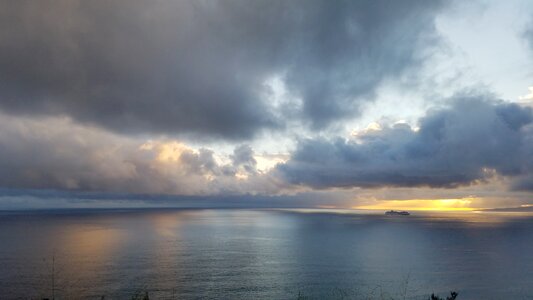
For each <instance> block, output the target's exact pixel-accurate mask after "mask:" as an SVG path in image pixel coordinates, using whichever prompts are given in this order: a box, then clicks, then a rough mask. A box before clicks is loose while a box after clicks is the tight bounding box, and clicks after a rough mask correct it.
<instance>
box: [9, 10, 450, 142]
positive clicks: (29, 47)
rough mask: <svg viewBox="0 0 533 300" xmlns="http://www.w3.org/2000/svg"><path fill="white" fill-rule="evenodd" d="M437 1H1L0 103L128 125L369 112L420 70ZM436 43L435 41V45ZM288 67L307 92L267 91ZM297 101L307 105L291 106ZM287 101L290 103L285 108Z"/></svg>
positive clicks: (134, 129) (290, 80)
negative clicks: (279, 99) (394, 82)
mask: <svg viewBox="0 0 533 300" xmlns="http://www.w3.org/2000/svg"><path fill="white" fill-rule="evenodd" d="M442 7H443V5H442V3H441V2H440V1H415V0H413V1H411V0H410V1H401V2H400V1H381V0H380V1H337V2H331V1H319V0H313V1H252V2H250V1H240V0H228V1H155V2H154V1H38V2H35V1H4V2H2V4H1V8H0V70H1V71H0V82H2V88H1V89H0V109H2V110H4V111H6V112H9V113H14V114H20V115H68V116H70V117H72V118H73V119H74V120H76V121H78V122H82V123H90V124H93V125H97V126H101V127H105V128H107V129H111V130H114V131H118V132H122V133H165V134H181V135H193V136H196V137H199V138H223V139H231V140H239V139H247V138H251V137H253V136H254V135H256V134H257V133H258V132H260V131H262V130H264V129H280V128H281V129H282V128H283V127H284V126H285V119H286V118H292V119H297V120H299V121H300V122H302V123H304V124H308V125H310V126H311V127H312V128H314V129H321V128H324V127H327V126H328V125H329V124H331V123H335V122H338V121H340V120H342V119H345V118H353V117H354V116H355V115H357V114H358V113H359V104H360V102H361V101H369V100H371V99H372V98H373V96H372V95H373V93H374V91H375V89H376V88H377V87H378V86H379V84H380V83H381V82H382V81H383V80H386V79H390V78H398V77H399V76H401V75H402V74H404V73H405V72H407V71H409V70H416V68H417V66H418V65H420V63H422V62H423V59H424V56H425V55H427V54H428V53H429V51H426V50H427V49H428V47H429V48H431V47H432V46H431V45H432V44H433V43H434V42H436V41H437V39H438V37H437V33H436V32H435V26H434V18H435V15H436V14H437V13H439V11H441V10H442ZM432 49H433V50H434V48H432ZM273 76H282V77H283V80H284V82H285V84H286V85H287V88H288V89H289V90H290V92H291V94H292V95H293V96H294V98H298V99H301V101H302V102H301V105H300V104H298V105H296V104H291V105H289V106H291V107H292V108H291V109H289V107H286V106H281V107H277V106H275V105H273V104H272V103H269V101H268V100H267V97H266V96H265V94H268V89H266V88H265V86H264V82H265V81H266V80H268V79H269V78H271V77H273ZM294 106H296V107H294ZM288 114H289V115H288Z"/></svg>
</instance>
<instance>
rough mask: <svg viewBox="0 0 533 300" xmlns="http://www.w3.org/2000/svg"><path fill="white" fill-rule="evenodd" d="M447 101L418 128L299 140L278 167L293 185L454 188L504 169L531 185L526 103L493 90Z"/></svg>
mask: <svg viewBox="0 0 533 300" xmlns="http://www.w3.org/2000/svg"><path fill="white" fill-rule="evenodd" d="M452 102H453V105H452V106H451V107H449V108H446V109H441V110H435V111H432V112H429V113H428V114H427V116H425V117H424V118H423V119H421V121H420V124H419V129H418V130H414V129H413V128H411V127H410V126H409V125H406V124H396V125H394V126H387V127H384V128H381V130H369V131H366V132H364V133H363V134H360V135H356V136H355V137H354V138H352V139H348V140H347V139H342V138H336V139H325V138H318V139H307V140H303V141H301V142H300V143H299V145H298V148H297V149H296V151H295V152H294V153H293V154H292V157H291V159H290V160H289V161H288V162H286V163H285V164H280V165H278V167H277V168H278V171H280V172H281V173H282V174H283V176H284V178H285V179H286V180H287V181H289V182H290V183H292V184H297V185H305V186H311V187H314V188H330V187H346V188H348V187H363V188H376V187H424V186H425V187H441V188H454V187H458V186H463V185H470V184H475V183H480V182H483V181H486V180H488V179H490V178H492V177H494V176H496V175H502V176H509V177H512V178H513V182H512V183H511V187H512V188H514V189H529V190H531V189H532V187H531V185H528V184H527V183H529V182H531V181H530V179H531V176H532V174H533V159H532V157H533V124H532V122H533V113H532V110H531V108H528V107H522V106H519V105H517V104H511V103H504V102H500V101H497V100H495V99H493V98H492V97H491V96H490V95H468V94H465V95H462V96H457V97H456V99H454V100H453V101H452Z"/></svg>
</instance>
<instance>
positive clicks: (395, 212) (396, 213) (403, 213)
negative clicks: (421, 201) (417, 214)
mask: <svg viewBox="0 0 533 300" xmlns="http://www.w3.org/2000/svg"><path fill="white" fill-rule="evenodd" d="M385 214H386V215H387V216H408V215H410V213H409V212H407V211H403V210H402V211H398V210H389V211H387V212H385Z"/></svg>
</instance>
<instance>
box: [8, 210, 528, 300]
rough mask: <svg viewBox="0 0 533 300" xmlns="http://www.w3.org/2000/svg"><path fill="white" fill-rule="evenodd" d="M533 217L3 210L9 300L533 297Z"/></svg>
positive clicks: (371, 213)
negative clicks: (434, 295)
mask: <svg viewBox="0 0 533 300" xmlns="http://www.w3.org/2000/svg"><path fill="white" fill-rule="evenodd" d="M532 256H533V215H531V214H529V215H528V214H519V213H503V212H481V213H474V212H461V213H429V212H420V213H418V212H415V213H412V215H410V216H385V215H384V214H383V213H382V212H364V211H351V210H319V209H310V210H296V209H295V210H274V209H272V210H267V209H262V210H250V209H246V210H245V209H198V210H196V209H135V210H119V209H115V210H51V211H6V212H0V299H42V298H52V297H54V298H55V299H102V296H104V299H132V297H133V296H135V295H144V294H145V293H148V295H149V297H150V299H298V298H300V299H391V298H392V299H428V297H429V295H430V294H431V293H436V294H439V295H441V296H444V295H446V294H448V295H449V293H450V291H457V292H458V293H459V296H458V298H457V299H458V300H461V299H533V257H532Z"/></svg>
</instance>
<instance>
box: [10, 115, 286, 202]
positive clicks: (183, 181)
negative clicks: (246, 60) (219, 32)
mask: <svg viewBox="0 0 533 300" xmlns="http://www.w3.org/2000/svg"><path fill="white" fill-rule="evenodd" d="M254 155H255V154H254V152H253V150H252V149H251V148H250V147H249V146H246V145H243V146H240V147H237V148H236V149H235V152H234V154H233V155H232V160H230V159H229V158H225V159H221V158H220V157H219V154H216V153H215V152H214V151H213V150H211V149H207V148H199V149H195V148H192V147H190V146H187V145H186V144H183V143H180V142H178V141H175V140H155V141H149V142H145V141H143V140H141V139H137V138H131V137H124V136H121V135H117V134H113V133H109V132H107V131H105V130H102V129H99V128H95V127H88V126H82V125H79V124H76V123H73V122H72V121H71V120H70V119H68V118H65V117H62V118H57V117H49V118H44V119H33V118H22V117H12V116H8V115H3V114H0V187H4V188H15V189H57V190H74V191H102V192H120V193H138V194H174V195H232V194H277V193H279V192H280V190H282V189H283V186H284V184H283V183H282V182H281V181H279V180H278V179H277V178H274V177H273V176H272V175H270V174H265V173H264V172H258V171H257V170H256V169H255V164H254V161H255V160H254ZM237 175H241V176H244V177H245V178H246V180H241V178H239V176H237Z"/></svg>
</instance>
